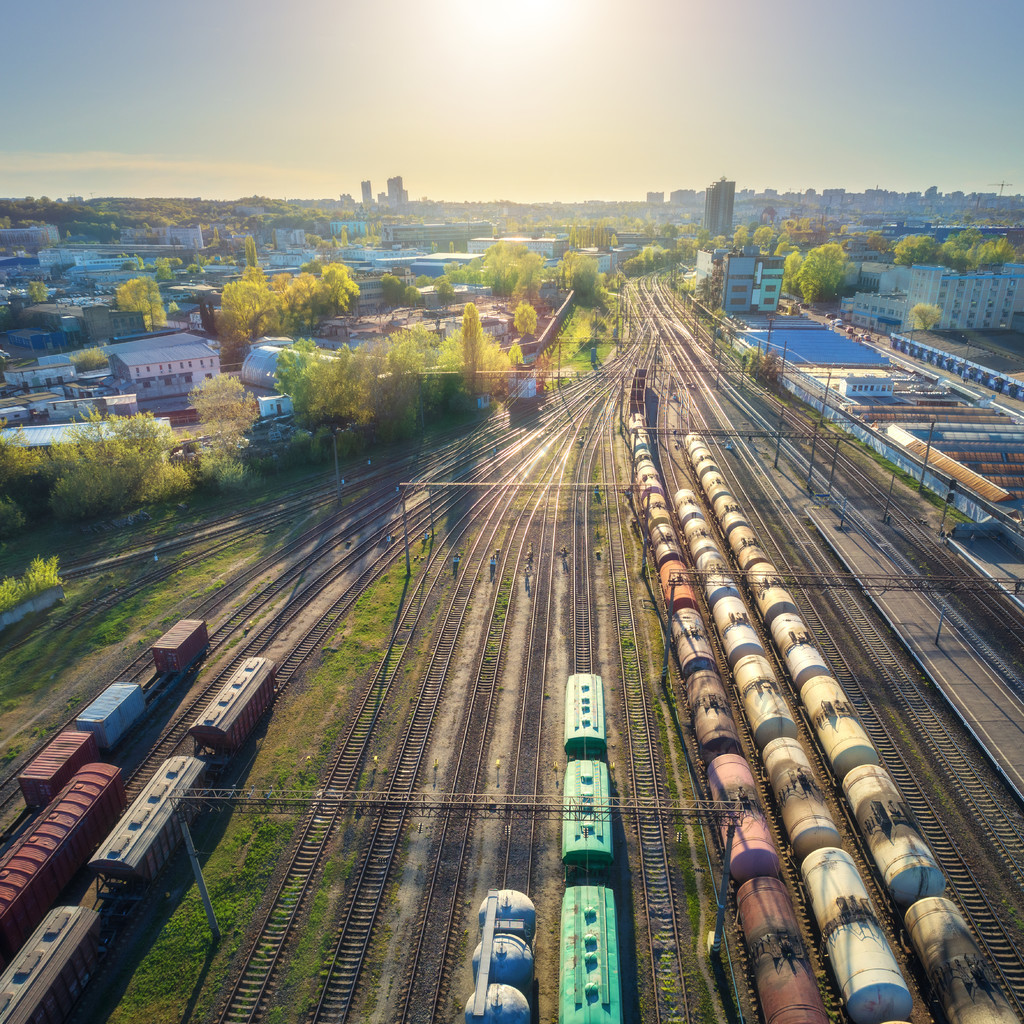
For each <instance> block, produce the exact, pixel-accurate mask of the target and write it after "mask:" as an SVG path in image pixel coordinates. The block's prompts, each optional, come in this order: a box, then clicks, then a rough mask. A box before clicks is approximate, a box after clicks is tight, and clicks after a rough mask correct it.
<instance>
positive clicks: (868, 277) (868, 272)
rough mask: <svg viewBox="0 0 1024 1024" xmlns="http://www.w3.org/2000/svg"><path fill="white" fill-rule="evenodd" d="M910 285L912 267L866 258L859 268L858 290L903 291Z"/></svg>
mask: <svg viewBox="0 0 1024 1024" xmlns="http://www.w3.org/2000/svg"><path fill="white" fill-rule="evenodd" d="M909 285H910V267H904V266H902V265H900V264H897V263H879V262H877V261H875V260H864V262H863V263H861V264H860V266H859V267H858V268H857V290H858V291H863V292H902V291H906V290H907V288H908V287H909Z"/></svg>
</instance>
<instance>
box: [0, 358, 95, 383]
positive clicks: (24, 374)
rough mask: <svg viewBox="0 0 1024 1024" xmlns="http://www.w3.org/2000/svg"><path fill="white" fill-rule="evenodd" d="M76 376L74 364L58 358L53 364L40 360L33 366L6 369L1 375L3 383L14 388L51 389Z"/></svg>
mask: <svg viewBox="0 0 1024 1024" xmlns="http://www.w3.org/2000/svg"><path fill="white" fill-rule="evenodd" d="M77 376H78V374H77V373H76V371H75V364H74V363H72V362H71V360H70V359H68V360H64V359H61V358H59V357H57V358H56V360H55V361H54V362H44V361H43V360H40V361H39V362H38V363H36V364H35V365H34V366H22V367H19V368H18V369H16V370H15V369H12V368H8V369H6V370H4V374H3V378H4V382H5V383H6V384H9V385H10V386H11V387H14V388H52V387H56V386H57V385H59V384H66V383H68V382H69V381H73V380H74V379H75V377H77Z"/></svg>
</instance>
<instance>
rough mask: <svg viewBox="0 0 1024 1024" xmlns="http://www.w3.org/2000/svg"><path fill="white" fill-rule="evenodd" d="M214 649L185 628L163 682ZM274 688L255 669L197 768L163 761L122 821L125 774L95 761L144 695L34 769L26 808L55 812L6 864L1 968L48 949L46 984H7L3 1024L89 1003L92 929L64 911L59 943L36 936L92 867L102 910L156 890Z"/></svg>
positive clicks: (165, 656) (121, 687)
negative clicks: (201, 791)
mask: <svg viewBox="0 0 1024 1024" xmlns="http://www.w3.org/2000/svg"><path fill="white" fill-rule="evenodd" d="M207 643H208V638H207V633H206V624H205V623H204V622H199V621H193V620H185V621H183V622H181V623H179V624H178V625H177V626H175V627H174V628H173V629H172V630H171V631H169V632H168V633H167V634H165V636H164V637H162V638H161V640H160V641H158V642H157V643H156V644H155V645H154V647H153V657H154V662H155V664H156V665H157V668H158V671H159V672H161V674H162V675H164V676H165V675H166V673H171V674H180V673H181V672H182V671H187V670H188V669H189V668H190V667H191V666H192V665H193V664H194V663H195V661H196V660H197V658H198V657H200V656H201V654H202V653H203V652H204V651H205V649H206V645H207ZM161 664H162V665H163V666H164V667H163V668H162V669H161V667H160V666H161ZM275 680H276V671H275V665H274V663H273V662H272V661H269V660H268V659H266V658H248V659H246V660H245V661H244V662H243V663H242V665H241V666H239V668H238V669H237V670H236V671H235V672H233V673H232V674H231V676H230V677H229V679H228V680H227V682H226V683H225V684H224V686H223V687H222V689H221V690H220V692H219V693H218V695H217V697H216V698H215V700H214V702H213V704H212V705H211V707H210V709H209V710H208V711H207V712H205V713H204V714H202V715H200V716H199V717H198V718H197V719H196V721H195V722H194V723H193V724H192V726H191V728H190V730H189V734H190V735H191V736H192V737H193V739H194V742H195V744H196V753H197V755H198V756H195V757H191V756H181V755H177V756H174V757H171V758H169V759H168V760H167V761H165V762H164V763H163V765H161V767H160V769H158V771H157V772H156V774H155V775H154V777H153V779H152V780H150V782H149V783H148V784H147V786H146V788H145V789H144V790H143V792H142V793H141V794H140V796H139V797H138V798H137V799H136V800H135V801H134V802H133V803H132V805H131V807H130V808H128V811H127V813H126V814H124V815H123V816H122V812H124V811H125V807H126V803H127V800H126V796H125V790H124V783H123V782H122V780H121V772H120V769H119V768H117V767H115V766H112V765H108V764H103V763H97V759H98V753H99V750H101V749H109V748H112V747H114V746H116V744H117V743H118V742H119V741H120V740H121V739H122V738H123V736H124V735H125V733H126V732H128V730H130V729H131V728H132V726H133V725H134V723H135V722H136V721H137V720H138V718H139V717H141V715H142V714H143V713H144V712H145V710H146V702H145V697H144V696H143V694H142V690H141V688H140V687H138V686H135V685H134V684H125V683H121V684H116V683H115V684H114V685H113V686H112V687H108V688H107V690H105V691H104V693H103V694H102V695H101V696H100V698H98V699H97V700H96V701H94V702H93V703H92V704H91V705H90V707H89V708H87V709H86V711H84V712H83V713H82V714H81V715H79V717H78V719H77V721H76V726H78V728H76V729H74V730H68V731H66V732H64V733H61V734H59V735H58V736H57V737H56V738H55V739H54V740H53V741H51V742H50V743H49V744H48V745H47V746H46V747H45V748H44V749H43V751H42V752H41V753H40V754H39V755H38V756H37V757H35V758H34V759H33V760H32V761H31V762H30V763H29V764H28V765H27V766H26V768H25V769H24V770H23V771H22V773H21V774H20V776H19V783H20V785H21V788H22V793H23V795H24V796H25V801H26V804H27V805H28V807H30V808H31V807H38V806H43V805H45V810H44V811H43V812H42V813H41V814H40V815H39V817H38V819H37V820H36V822H35V823H34V824H33V825H31V826H30V827H29V828H28V829H27V830H26V831H25V832H24V833H23V834H22V835H21V836H19V837H18V839H17V840H16V841H15V842H14V843H13V844H12V846H11V847H10V848H9V849H8V850H7V851H6V852H5V853H4V855H3V857H2V858H0V965H2V964H3V963H6V962H8V961H11V959H12V958H13V957H15V956H16V954H18V950H19V948H20V947H21V946H22V944H23V943H24V942H25V940H26V939H27V938H28V936H29V935H30V934H32V938H31V940H30V941H31V942H35V943H36V945H37V946H38V949H37V950H36V952H35V953H33V954H32V955H31V956H30V959H32V962H33V963H36V964H37V967H36V969H35V972H34V973H35V975H37V976H39V977H41V978H42V979H43V980H42V981H41V982H38V983H33V984H31V985H27V984H24V979H23V978H22V977H21V975H20V974H19V975H18V977H16V978H15V977H13V976H12V977H11V978H10V979H7V975H5V976H4V978H5V979H6V983H7V984H8V985H9V993H8V995H6V996H3V995H0V1018H2V1019H6V1018H4V1017H3V1012H2V1007H3V1005H4V1003H3V999H4V998H9V1000H10V1001H11V1003H12V1005H13V1003H14V1002H16V1003H17V1006H18V1013H27V1014H29V1016H28V1017H26V1018H25V1019H36V1018H35V1017H33V1016H32V1014H33V1013H34V1012H35V1009H34V1008H35V1007H36V1002H34V1000H37V999H48V1000H50V1003H51V1004H52V1005H51V1009H52V1008H53V1007H58V1006H59V1007H63V1006H64V1004H65V1003H66V1002H67V996H68V993H69V992H71V991H73V990H74V991H80V988H81V984H82V983H83V979H87V978H88V975H89V973H90V972H91V969H92V962H93V954H92V953H91V952H90V949H91V944H92V939H91V936H92V935H93V932H94V928H93V924H92V923H91V919H90V923H89V924H88V926H85V925H79V924H77V923H74V922H72V921H71V919H70V918H68V917H67V915H68V914H69V913H70V908H58V910H55V911H54V912H53V913H54V914H57V913H58V911H60V912H61V913H63V914H64V917H62V918H61V919H60V920H61V922H62V923H61V926H60V929H58V931H57V932H55V933H54V934H55V936H58V937H59V941H56V940H53V941H51V939H50V938H47V937H46V936H44V937H43V938H39V936H38V935H37V934H35V933H34V932H33V930H34V929H35V928H36V926H37V925H39V923H40V922H41V921H43V918H44V916H45V915H46V914H47V912H48V911H49V908H50V906H51V904H52V903H53V901H54V900H55V899H56V897H57V896H58V895H59V893H60V890H61V889H62V888H63V887H64V886H65V885H66V884H67V882H68V881H70V879H71V878H72V877H73V876H74V875H75V874H76V873H77V871H78V870H79V869H80V868H81V867H82V866H83V865H84V864H85V863H86V862H87V861H88V863H89V867H90V868H91V869H92V871H93V872H94V873H95V874H96V875H97V876H99V877H101V878H102V879H104V881H105V883H106V887H105V889H104V890H103V892H102V893H101V897H104V898H108V899H109V898H116V897H117V896H119V895H121V894H122V892H123V890H124V888H125V886H130V885H134V886H137V885H140V884H143V885H144V884H148V883H149V882H152V881H153V879H154V878H155V877H156V876H157V875H158V874H159V872H160V871H161V870H162V869H163V867H164V865H165V864H166V863H167V861H168V860H169V859H170V857H171V855H172V854H173V853H174V851H175V850H176V849H177V847H178V844H179V843H180V842H181V839H182V832H181V823H180V819H179V816H178V815H177V814H176V813H175V802H176V797H177V796H179V795H180V794H181V793H183V792H187V791H188V790H191V789H193V788H195V787H197V786H199V785H201V784H202V782H203V780H204V778H205V776H206V774H207V771H208V770H210V769H212V768H215V767H219V766H221V765H222V764H223V763H224V760H225V759H226V758H227V757H228V756H230V755H231V754H232V753H234V752H235V751H236V750H237V749H238V748H239V747H240V746H241V745H242V744H243V743H244V742H245V740H246V739H247V738H248V737H249V735H250V734H251V733H252V730H253V729H254V728H255V726H256V724H257V722H258V721H259V719H260V717H261V716H262V714H263V712H264V711H265V710H266V709H267V707H269V705H270V703H271V702H272V701H273V698H274V695H275V689H274V686H275ZM54 793H56V796H55V797H53V798H52V799H51V795H52V794H54ZM94 851H95V855H94V856H93V853H94ZM90 856H92V859H91V860H90V859H89V858H90ZM47 920H49V918H47ZM48 934H49V933H47V935H48ZM66 936H71V938H67V937H66ZM37 939H38V942H37ZM25 948H26V949H28V946H26V947H25ZM18 962H20V958H19V959H16V960H15V961H14V963H18ZM12 966H13V964H12ZM8 973H10V972H9V971H8ZM22 973H24V972H22ZM51 983H52V985H51ZM65 983H66V984H65ZM62 986H63V987H62ZM75 986H78V988H77V989H76V988H75ZM55 993H56V994H55ZM54 1000H56V1002H54ZM47 1012H49V1011H47ZM55 1012H56V1011H55ZM60 1012H61V1013H63V1012H64V1010H61V1011H60ZM19 1019H20V1018H19ZM45 1019H46V1020H47V1021H50V1020H58V1019H61V1018H60V1017H59V1016H54V1015H52V1014H51V1016H48V1017H46V1018H45Z"/></svg>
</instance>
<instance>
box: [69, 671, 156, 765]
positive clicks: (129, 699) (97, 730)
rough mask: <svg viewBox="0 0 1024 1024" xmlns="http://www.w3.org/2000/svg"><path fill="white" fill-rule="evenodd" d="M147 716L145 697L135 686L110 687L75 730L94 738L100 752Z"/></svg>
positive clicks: (89, 708)
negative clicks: (88, 733)
mask: <svg viewBox="0 0 1024 1024" xmlns="http://www.w3.org/2000/svg"><path fill="white" fill-rule="evenodd" d="M145 713H146V695H145V694H144V693H143V692H142V687H141V686H139V685H138V684H137V683H111V684H110V686H108V687H107V688H106V689H105V690H104V691H103V692H102V693H101V694H100V695H99V696H98V697H97V698H96V699H95V700H94V701H93V702H92V703H91V704H90V705H89V706H88V707H87V708H86V709H85V710H84V711H83V712H82V713H81V714H80V715H79V716H78V718H77V719H76V720H75V728H76V729H78V730H79V731H81V732H91V733H93V734H94V735H95V736H96V743H97V745H98V746H99V748H100V750H113V748H114V747H116V746H117V742H118V740H120V739H121V737H122V736H123V735H124V734H125V733H126V732H127V731H128V730H129V729H130V728H131V727H132V726H133V725H134V724H135V722H137V721H138V720H139V719H140V718H141V717H142V716H143V715H144V714H145Z"/></svg>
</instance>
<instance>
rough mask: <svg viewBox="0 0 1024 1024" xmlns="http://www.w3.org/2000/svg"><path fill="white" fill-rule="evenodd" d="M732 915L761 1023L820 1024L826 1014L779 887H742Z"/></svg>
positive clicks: (773, 882) (759, 883) (761, 882)
mask: <svg viewBox="0 0 1024 1024" xmlns="http://www.w3.org/2000/svg"><path fill="white" fill-rule="evenodd" d="M736 911H737V913H738V915H739V922H740V929H741V930H742V931H743V938H744V941H745V943H746V946H747V953H748V955H749V956H750V962H751V964H752V965H753V967H754V984H755V986H756V988H757V997H758V1000H759V1001H760V1003H761V1015H762V1019H763V1020H764V1022H765V1024H826V1022H827V1021H828V1019H829V1017H828V1013H827V1012H826V1010H825V1005H824V1003H823V1002H822V1000H821V993H820V992H819V991H818V982H817V980H816V979H815V977H814V967H813V965H812V964H811V961H810V958H809V956H808V954H807V950H806V949H805V948H804V944H803V939H801V937H800V926H799V925H798V924H797V920H796V915H795V914H794V913H793V904H792V903H791V901H790V898H789V893H788V892H787V890H786V886H785V885H784V884H783V882H781V881H780V880H779V879H778V878H751V879H750V881H748V882H744V883H743V885H741V886H740V888H739V892H737V893H736Z"/></svg>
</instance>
